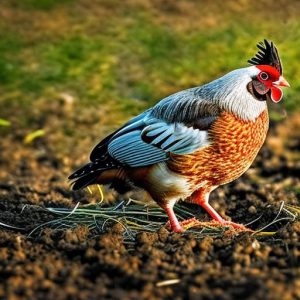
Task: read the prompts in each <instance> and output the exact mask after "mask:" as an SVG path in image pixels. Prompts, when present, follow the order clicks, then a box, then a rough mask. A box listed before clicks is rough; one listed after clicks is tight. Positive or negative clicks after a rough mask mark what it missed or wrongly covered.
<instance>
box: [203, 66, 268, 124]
mask: <svg viewBox="0 0 300 300" xmlns="http://www.w3.org/2000/svg"><path fill="white" fill-rule="evenodd" d="M258 72H259V70H258V69H257V68H256V67H255V66H251V67H248V68H243V69H237V70H234V71H232V72H230V73H228V74H226V75H224V76H223V77H221V78H219V79H216V80H214V81H212V82H210V83H208V84H206V85H205V86H203V88H204V91H205V93H207V94H209V96H210V97H211V98H212V100H213V101H216V102H217V103H218V106H219V107H220V108H221V109H224V110H226V111H229V112H231V113H232V114H234V115H236V116H237V117H239V118H241V119H243V120H245V121H254V120H255V119H256V118H257V117H258V116H259V115H260V114H261V113H262V112H263V111H264V110H265V109H266V108H267V103H266V101H260V100H257V99H255V98H254V97H253V96H252V95H251V94H250V93H249V92H248V90H247V84H248V83H249V82H250V81H251V80H252V78H251V77H253V76H255V75H257V74H258Z"/></svg>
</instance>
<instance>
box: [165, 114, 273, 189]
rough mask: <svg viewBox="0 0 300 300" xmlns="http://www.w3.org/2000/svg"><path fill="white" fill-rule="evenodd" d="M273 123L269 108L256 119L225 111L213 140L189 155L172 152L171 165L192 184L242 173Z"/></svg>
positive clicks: (212, 182)
mask: <svg viewBox="0 0 300 300" xmlns="http://www.w3.org/2000/svg"><path fill="white" fill-rule="evenodd" d="M268 127H269V118H268V111H267V110H265V111H263V112H262V113H261V114H260V115H259V117H258V118H257V119H256V120H255V121H254V122H252V121H249V122H246V121H243V120H241V119H239V118H237V117H235V116H234V115H233V114H230V113H228V112H223V113H222V114H221V116H220V117H219V118H218V119H217V120H216V122H215V123H214V124H213V126H212V127H211V129H210V131H209V136H210V137H211V140H212V143H211V144H210V145H209V146H207V147H205V148H202V149H199V150H198V151H196V152H194V153H192V154H189V155H184V156H181V155H172V159H171V160H170V161H169V162H168V167H169V168H170V169H171V170H172V171H174V172H176V173H178V174H181V175H183V176H186V177H188V179H189V181H190V182H191V184H192V185H194V186H195V187H196V186H199V185H201V184H202V183H203V182H205V183H206V188H207V190H208V191H209V190H210V189H211V188H212V187H216V186H219V185H222V184H226V183H228V182H231V181H233V180H235V179H237V178H238V177H240V176H241V175H242V174H243V173H244V172H245V171H246V170H247V169H248V168H249V167H250V165H251V163H252V162H253V160H254V159H255V157H256V155H257V153H258V151H259V149H260V148H261V146H262V145H263V143H264V141H265V138H266V134H267V131H268Z"/></svg>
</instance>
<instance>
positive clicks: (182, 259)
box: [0, 115, 300, 300]
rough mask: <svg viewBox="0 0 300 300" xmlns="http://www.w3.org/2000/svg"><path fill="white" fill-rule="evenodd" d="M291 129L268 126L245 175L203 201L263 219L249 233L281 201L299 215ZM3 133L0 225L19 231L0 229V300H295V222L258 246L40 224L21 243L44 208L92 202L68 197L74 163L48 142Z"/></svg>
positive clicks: (251, 241)
mask: <svg viewBox="0 0 300 300" xmlns="http://www.w3.org/2000/svg"><path fill="white" fill-rule="evenodd" d="M298 120H299V116H298V115H296V116H294V118H293V117H289V120H288V121H285V122H283V123H282V124H280V125H277V126H276V127H275V126H273V127H272V130H271V133H270V138H269V139H268V142H267V144H266V145H265V146H264V148H263V149H262V151H261V152H260V155H259V157H258V159H257V160H256V163H255V165H254V167H253V168H252V169H251V170H249V172H248V173H247V174H246V175H244V176H243V177H242V178H240V179H239V180H237V181H235V182H234V183H232V184H229V185H227V186H224V187H221V188H219V189H218V190H216V191H215V192H214V193H213V194H212V197H211V202H212V204H213V205H214V207H215V208H216V209H217V210H218V211H219V212H220V213H221V214H223V215H227V216H231V217H232V219H233V220H234V221H237V222H241V223H244V224H245V223H248V222H250V221H252V220H254V219H255V218H257V217H259V216H260V215H261V214H263V216H262V217H261V218H260V219H259V220H258V221H256V222H255V223H253V224H252V225H250V227H251V228H253V229H257V228H261V227H263V226H264V225H266V224H268V223H269V222H270V221H272V219H274V217H275V215H276V213H277V211H278V207H279V205H280V203H281V201H285V202H286V203H289V204H293V205H298V206H299V199H298V196H299V174H300V164H299V145H300V141H299V136H297V135H296V132H297V131H298V132H299V128H300V126H299V121H298ZM5 134H6V139H1V141H0V147H1V152H2V156H1V159H0V165H1V172H0V176H1V181H0V222H2V223H5V224H9V225H12V226H15V227H18V228H20V229H19V230H16V229H11V228H7V227H4V226H0V278H1V281H0V299H57V300H58V299H287V300H288V299H299V298H300V279H299V275H300V274H299V273H300V269H299V256H300V251H299V241H300V239H299V234H300V223H299V222H293V223H289V222H279V223H276V224H274V225H272V226H271V227H270V228H268V230H278V232H277V234H276V235H274V236H271V237H261V238H258V237H253V236H252V235H251V234H249V233H243V234H238V235H235V236H227V235H226V234H225V235H224V236H219V237H204V238H203V239H196V238H195V236H194V235H193V234H192V233H187V234H185V235H181V234H172V233H169V232H168V231H167V230H166V229H165V228H163V227H162V228H161V229H160V230H159V231H158V232H156V233H146V232H143V233H140V234H138V235H137V237H136V239H135V241H131V242H129V241H124V238H123V230H122V228H121V227H120V226H119V225H115V226H113V227H112V228H110V229H109V230H107V231H106V232H104V233H102V232H98V231H95V230H89V229H88V228H87V227H84V226H78V227H76V228H75V229H59V228H58V229H53V228H50V227H48V226H47V225H45V226H43V227H42V228H41V229H40V230H38V231H37V232H36V234H34V235H32V236H29V237H28V234H29V232H30V231H31V230H32V229H33V228H35V227H36V226H38V225H39V224H42V223H45V222H47V221H50V220H53V218H54V216H53V215H52V214H50V213H49V212H47V211H46V210H45V209H44V207H46V206H52V207H73V206H74V203H75V202H77V201H79V200H80V201H81V202H83V203H90V202H93V201H96V200H95V199H94V198H93V197H91V196H89V195H88V194H87V193H86V192H77V193H74V192H71V191H70V189H69V187H68V183H67V182H66V181H65V178H66V175H67V174H68V172H69V171H70V170H71V169H73V168H74V167H75V166H74V162H72V161H71V160H64V159H63V158H62V155H61V153H56V152H54V151H52V148H51V147H53V145H52V144H51V142H49V139H48V138H47V137H44V138H41V139H39V140H36V141H34V143H33V145H31V146H24V145H23V143H22V139H21V138H20V136H21V134H20V132H18V130H16V131H14V133H8V132H6V133H5ZM12 149H14V151H12ZM81 150H82V149H81ZM77 151H79V150H77ZM76 165H77V163H76ZM4 170H5V171H4ZM115 197H116V195H115V194H112V193H108V192H106V198H108V199H113V198H115ZM117 198H119V196H117ZM123 198H124V196H123ZM196 210H197V211H198V213H197V217H198V218H202V219H204V220H209V218H208V217H207V215H206V214H205V213H204V212H203V211H201V209H200V208H195V211H196ZM168 280H173V281H168Z"/></svg>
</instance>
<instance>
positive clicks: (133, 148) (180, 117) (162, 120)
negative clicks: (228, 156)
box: [107, 86, 220, 167]
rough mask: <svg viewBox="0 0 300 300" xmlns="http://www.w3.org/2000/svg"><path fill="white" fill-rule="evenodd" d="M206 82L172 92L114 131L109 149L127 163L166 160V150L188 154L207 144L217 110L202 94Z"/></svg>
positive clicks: (132, 165) (136, 164) (115, 157)
mask: <svg viewBox="0 0 300 300" xmlns="http://www.w3.org/2000/svg"><path fill="white" fill-rule="evenodd" d="M205 94H206V91H205V86H203V87H201V88H193V89H189V90H185V91H182V92H179V93H176V94H174V95H171V96H169V97H167V98H165V99H163V100H162V101H160V102H159V103H158V104H157V105H155V106H154V107H153V108H151V109H149V110H147V111H146V112H144V113H143V114H141V115H139V116H137V117H136V118H134V119H133V120H131V121H129V122H128V123H127V124H125V125H124V126H123V127H122V128H121V129H120V130H119V131H117V132H116V133H115V134H114V135H113V136H112V138H111V139H110V140H109V143H108V147H107V149H108V153H109V154H110V155H111V156H112V157H113V158H114V159H116V160H118V161H119V162H121V163H122V164H124V165H128V166H130V167H143V166H148V165H152V164H155V163H159V162H162V161H166V160H168V159H169V153H175V154H179V155H184V154H189V153H192V152H194V151H195V150H197V149H199V148H201V147H205V146H207V145H208V144H209V141H208V135H207V129H208V128H209V127H210V125H211V124H212V123H213V122H214V121H215V119H216V118H217V116H218V115H219V113H220V109H219V107H218V106H216V104H214V103H213V102H211V101H210V100H209V97H207V98H206V97H205Z"/></svg>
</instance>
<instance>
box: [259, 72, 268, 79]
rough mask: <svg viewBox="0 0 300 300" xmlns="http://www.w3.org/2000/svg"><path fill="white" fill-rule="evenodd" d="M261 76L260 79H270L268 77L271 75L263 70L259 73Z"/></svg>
mask: <svg viewBox="0 0 300 300" xmlns="http://www.w3.org/2000/svg"><path fill="white" fill-rule="evenodd" d="M259 77H260V79H262V80H268V79H269V75H268V73H266V72H261V73H260V74H259Z"/></svg>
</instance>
